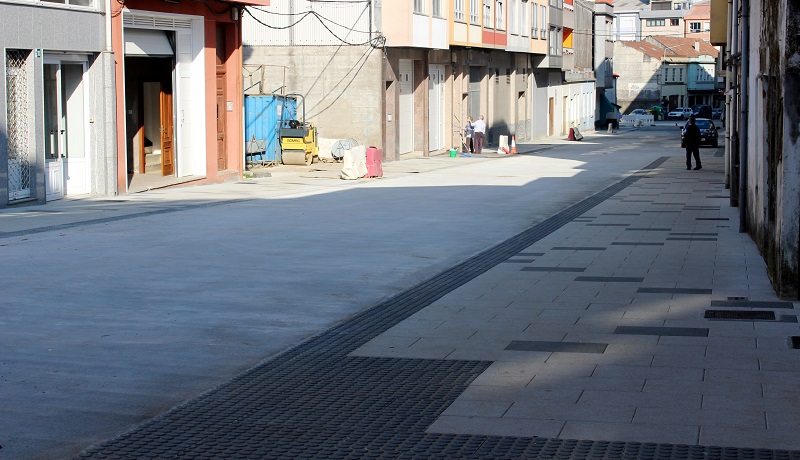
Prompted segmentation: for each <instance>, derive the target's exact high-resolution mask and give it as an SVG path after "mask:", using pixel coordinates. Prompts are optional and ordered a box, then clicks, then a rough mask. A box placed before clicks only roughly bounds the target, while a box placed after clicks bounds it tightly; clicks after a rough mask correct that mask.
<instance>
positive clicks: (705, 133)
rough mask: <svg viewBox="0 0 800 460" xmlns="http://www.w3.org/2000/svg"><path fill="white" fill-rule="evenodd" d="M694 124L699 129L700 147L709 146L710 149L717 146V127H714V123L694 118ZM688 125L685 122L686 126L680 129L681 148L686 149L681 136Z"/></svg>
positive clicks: (706, 119)
mask: <svg viewBox="0 0 800 460" xmlns="http://www.w3.org/2000/svg"><path fill="white" fill-rule="evenodd" d="M694 124H696V125H697V127H698V128H700V145H701V146H702V145H710V146H711V147H717V146H719V134H718V133H717V127H716V125H714V122H713V121H711V119H710V118H695V120H694ZM688 125H689V121H688V120H687V121H686V124H685V125H683V128H681V147H686V143H685V142H684V141H683V135H684V134H685V133H686V126H688Z"/></svg>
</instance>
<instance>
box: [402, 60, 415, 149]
mask: <svg viewBox="0 0 800 460" xmlns="http://www.w3.org/2000/svg"><path fill="white" fill-rule="evenodd" d="M399 108H400V117H399V123H398V133H399V135H400V153H401V154H402V153H408V152H412V151H414V61H412V60H410V59H400V107H399Z"/></svg>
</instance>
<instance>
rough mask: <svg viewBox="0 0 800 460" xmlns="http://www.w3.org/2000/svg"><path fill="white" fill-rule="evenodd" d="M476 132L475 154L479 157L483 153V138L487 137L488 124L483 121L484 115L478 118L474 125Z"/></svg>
mask: <svg viewBox="0 0 800 460" xmlns="http://www.w3.org/2000/svg"><path fill="white" fill-rule="evenodd" d="M472 128H473V129H474V130H475V138H474V141H473V142H474V143H475V153H477V154H478V155H480V154H481V152H482V151H483V138H484V137H485V136H486V122H485V121H484V120H483V115H481V116H479V117H478V120H477V121H475V123H474V124H473V125H472Z"/></svg>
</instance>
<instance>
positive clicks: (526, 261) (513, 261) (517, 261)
mask: <svg viewBox="0 0 800 460" xmlns="http://www.w3.org/2000/svg"><path fill="white" fill-rule="evenodd" d="M532 262H536V259H508V260H506V261H503V263H504V264H529V263H532Z"/></svg>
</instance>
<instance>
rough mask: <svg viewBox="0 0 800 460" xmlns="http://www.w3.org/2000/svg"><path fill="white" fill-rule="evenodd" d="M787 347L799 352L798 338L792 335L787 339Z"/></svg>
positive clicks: (799, 338)
mask: <svg viewBox="0 0 800 460" xmlns="http://www.w3.org/2000/svg"><path fill="white" fill-rule="evenodd" d="M789 345H790V346H791V347H792V348H794V349H795V350H800V336H797V335H793V336H791V337H789Z"/></svg>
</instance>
